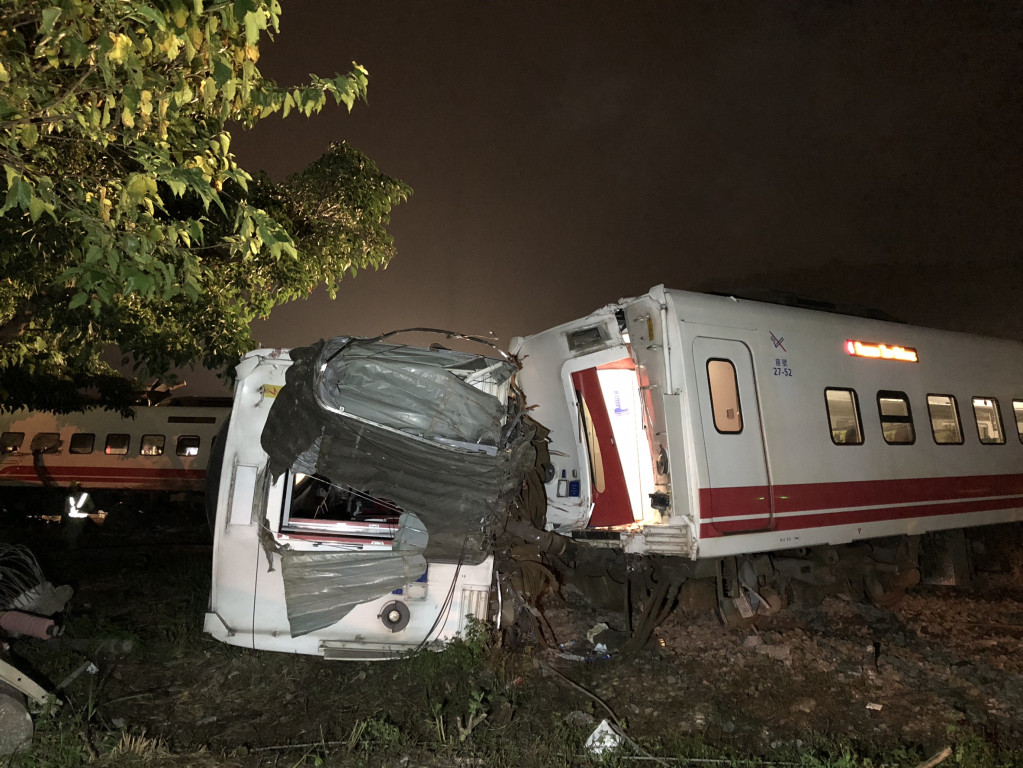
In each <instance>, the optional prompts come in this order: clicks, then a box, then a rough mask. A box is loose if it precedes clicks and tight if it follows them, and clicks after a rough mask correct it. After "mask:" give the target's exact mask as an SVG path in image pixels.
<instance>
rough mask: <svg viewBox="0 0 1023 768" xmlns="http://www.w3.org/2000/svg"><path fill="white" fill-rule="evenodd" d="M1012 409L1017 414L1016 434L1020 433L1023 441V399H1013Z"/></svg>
mask: <svg viewBox="0 0 1023 768" xmlns="http://www.w3.org/2000/svg"><path fill="white" fill-rule="evenodd" d="M1012 411H1013V413H1015V414H1016V434H1018V435H1019V441H1020V442H1021V443H1023V400H1013V401H1012Z"/></svg>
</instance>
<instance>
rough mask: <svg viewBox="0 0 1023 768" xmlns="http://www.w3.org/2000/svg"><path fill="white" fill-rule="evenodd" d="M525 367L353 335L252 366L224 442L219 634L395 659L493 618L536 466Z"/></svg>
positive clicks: (243, 373) (214, 611)
mask: <svg viewBox="0 0 1023 768" xmlns="http://www.w3.org/2000/svg"><path fill="white" fill-rule="evenodd" d="M515 372H516V367H515V365H514V364H513V363H511V362H510V361H508V360H503V359H495V358H488V357H484V356H480V355H473V354H466V353H461V352H453V351H450V350H445V349H436V348H434V349H417V348H412V347H404V346H398V345H391V344H386V343H382V342H380V341H370V340H365V339H354V338H341V339H333V340H331V341H328V342H321V343H320V344H318V345H316V346H314V347H308V348H303V349H299V350H292V351H290V352H282V351H279V350H277V351H274V350H259V351H256V352H253V353H250V354H249V355H247V356H246V358H245V359H244V360H243V362H242V364H241V365H240V366H239V368H238V382H237V387H236V392H235V404H234V412H233V416H232V419H231V422H230V425H229V428H228V430H227V434H226V438H225V439H224V441H223V447H224V458H223V462H222V476H221V478H220V482H219V489H218V492H217V497H216V522H215V534H214V556H213V586H212V593H211V597H210V607H209V612H208V613H207V615H206V622H205V628H206V631H207V632H209V633H211V634H212V635H213V636H214V637H217V638H219V639H221V640H224V641H225V642H228V643H232V644H237V645H245V646H249V647H254V648H265V649H270V650H282V651H293V652H300V653H311V654H321V655H323V656H325V657H327V658H337V659H357V658H387V657H391V656H395V655H399V654H401V653H407V652H409V651H413V650H415V649H417V648H420V647H425V646H428V645H432V644H435V643H443V642H445V641H447V640H450V639H451V638H452V637H454V636H455V635H457V634H459V633H461V632H463V631H464V629H465V627H466V622H467V621H468V620H469V618H470V617H478V618H480V619H486V618H487V617H488V615H489V610H490V595H491V583H492V579H493V570H494V569H493V555H492V553H491V551H490V545H491V539H492V535H493V532H494V531H493V529H494V528H495V526H499V525H501V524H503V520H504V517H505V515H506V512H507V509H508V506H509V505H510V504H511V503H512V501H513V500H514V498H515V497H516V496H517V495H518V494H519V492H520V489H521V486H522V482H523V476H524V473H525V472H526V471H527V470H528V469H529V468H531V467H532V466H533V464H534V451H533V448H532V436H533V431H532V428H531V426H530V424H531V422H530V421H529V420H528V419H525V418H523V416H524V414H523V413H522V410H521V406H520V405H519V404H518V401H517V399H516V398H514V397H510V395H511V394H512V393H511V383H512V377H513V375H514V373H515Z"/></svg>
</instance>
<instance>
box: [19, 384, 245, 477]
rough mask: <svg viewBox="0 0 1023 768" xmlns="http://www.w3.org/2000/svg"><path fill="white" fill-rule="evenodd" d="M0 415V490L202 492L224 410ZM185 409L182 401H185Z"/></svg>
mask: <svg viewBox="0 0 1023 768" xmlns="http://www.w3.org/2000/svg"><path fill="white" fill-rule="evenodd" d="M174 402H175V401H173V400H169V401H165V402H164V403H163V404H161V405H156V406H139V407H137V408H135V409H134V418H124V417H122V416H121V415H120V414H118V413H116V412H113V411H104V410H99V409H97V410H92V411H87V412H85V413H70V414H63V415H61V414H53V413H46V412H40V411H15V412H14V413H8V414H0V486H22V487H27V488H30V487H40V486H57V487H62V488H66V487H68V486H70V485H71V484H72V483H77V484H78V485H79V486H80V487H82V488H85V489H123V490H143V491H202V490H204V488H205V478H206V467H207V464H208V462H209V459H210V455H211V452H212V449H213V446H214V442H215V438H216V435H217V432H218V430H219V429H220V427H221V425H222V424H223V423H224V422H225V421H226V420H227V418H228V416H230V414H231V408H230V407H229V405H227V404H226V403H225V404H219V405H175V404H174ZM185 402H188V401H185Z"/></svg>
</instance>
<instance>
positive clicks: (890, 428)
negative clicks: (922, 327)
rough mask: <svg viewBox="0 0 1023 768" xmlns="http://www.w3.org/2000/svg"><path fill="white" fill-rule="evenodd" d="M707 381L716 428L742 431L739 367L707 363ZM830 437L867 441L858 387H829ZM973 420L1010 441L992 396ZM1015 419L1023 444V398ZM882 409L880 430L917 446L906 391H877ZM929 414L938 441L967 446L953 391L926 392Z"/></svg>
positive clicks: (888, 438)
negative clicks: (857, 391) (944, 393)
mask: <svg viewBox="0 0 1023 768" xmlns="http://www.w3.org/2000/svg"><path fill="white" fill-rule="evenodd" d="M707 380H708V382H709V384H710V399H711V408H712V411H713V414H714V427H715V428H716V429H717V431H718V432H721V433H723V434H730V433H731V434H735V433H738V432H741V431H742V409H741V408H740V403H739V383H738V378H737V377H736V374H735V366H734V365H733V364H732V362H731V361H730V360H721V359H715V360H709V361H707ZM824 400H825V403H826V405H827V412H828V421H829V424H830V427H831V440H832V442H833V443H835V445H862V444H863V420H862V419H861V418H860V404H859V398H858V397H857V395H856V390H854V389H849V388H843V387H828V388H827V389H825V390H824ZM972 405H973V421H974V424H975V425H976V427H977V437H978V439H979V440H980V442H981V443H982V444H984V445H1002V444H1004V443H1005V431H1004V430H1003V429H1002V412H1001V408H1000V406H999V404H998V400H997V399H996V398H993V397H973V398H972ZM1012 411H1013V415H1014V416H1015V419H1016V434H1017V435H1018V437H1019V440H1020V442H1023V400H1013V401H1012ZM877 412H878V415H879V416H880V418H881V434H882V436H883V437H884V440H885V442H886V443H888V444H890V445H912V444H913V443H915V442H916V427H915V426H914V423H913V410H912V408H910V404H909V397H908V396H907V395H906V393H905V392H895V391H890V390H882V391H880V392H878V393H877ZM927 415H928V416H929V418H930V422H931V434H932V435H933V437H934V442H935V443H937V444H938V445H962V444H963V442H964V441H965V438H964V437H963V435H964V432H963V422H962V418H961V417H960V414H959V403H958V401H957V400H956V398H955V396H954V395H941V394H932V395H927Z"/></svg>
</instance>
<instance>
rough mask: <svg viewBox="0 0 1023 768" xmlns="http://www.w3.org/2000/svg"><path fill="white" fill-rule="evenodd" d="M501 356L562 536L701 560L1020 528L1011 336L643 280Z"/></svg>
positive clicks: (1016, 364) (1021, 387)
mask: <svg viewBox="0 0 1023 768" xmlns="http://www.w3.org/2000/svg"><path fill="white" fill-rule="evenodd" d="M512 352H513V353H514V354H516V355H517V356H518V358H519V359H520V360H521V362H522V370H521V373H520V378H519V383H520V386H521V387H522V389H523V390H524V391H525V393H526V397H527V401H528V403H529V404H530V405H534V406H535V410H534V411H533V415H534V416H535V418H536V419H537V420H538V421H540V422H541V423H543V424H544V425H546V426H547V427H548V428H549V429H550V430H551V453H552V458H553V461H554V463H555V465H556V469H557V471H556V472H555V477H554V479H552V480H551V482H550V483H549V484H548V485H547V492H548V499H549V502H548V508H547V525H548V527H549V528H553V529H555V530H557V531H559V532H560V533H563V534H566V535H572V536H575V537H577V538H580V539H590V540H591V541H593V543H602V544H605V545H610V546H620V547H622V548H624V549H625V551H627V552H633V553H639V554H664V555H680V556H683V557H684V558H688V559H691V560H702V559H706V558H720V557H726V556H732V555H741V554H748V553H761V552H772V551H778V550H791V549H798V548H802V547H812V546H815V545H824V544H842V543H848V542H853V541H857V540H861V539H869V538H873V537H886V536H903V535H912V534H920V533H924V532H927V531H936V530H942V529H951V528H963V527H969V526H977V525H985V524H990V523H998V522H1007V521H1014V520H1020V519H1023V345H1021V344H1019V343H1016V342H1011V341H1003V340H996V339H987V338H979V337H973V336H968V335H964V334H958V333H950V332H943V331H937V330H929V329H924V328H916V327H912V326H908V325H901V324H897V323H891V322H883V321H878V320H872V319H863V318H859V317H850V316H844V315H838V314H831V313H827V312H819V311H811V310H806V309H797V308H792V307H786V306H778V305H771V304H765V303H760V302H753V301H745V300H739V299H734V298H730V297H719V296H709V295H701V294H693V293H687V292H682V291H674V290H666V289H664V288H663V287H657V288H654V289H653V290H651V291H650V292H649V293H648V294H646V295H644V296H640V297H638V298H633V299H626V300H622V301H620V302H619V303H617V304H613V305H610V306H608V307H605V308H604V309H601V310H599V311H597V312H594V313H593V314H591V315H589V316H588V317H585V318H583V319H581V320H577V321H574V322H571V323H566V324H564V325H561V326H558V327H557V328H552V329H550V330H548V331H544V332H542V333H539V334H537V335H535V336H531V337H528V338H525V339H517V340H515V342H513V347H512ZM712 379H713V380H712ZM715 407H716V408H717V413H715Z"/></svg>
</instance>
